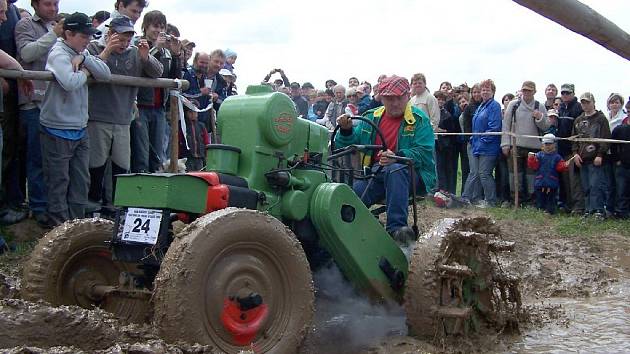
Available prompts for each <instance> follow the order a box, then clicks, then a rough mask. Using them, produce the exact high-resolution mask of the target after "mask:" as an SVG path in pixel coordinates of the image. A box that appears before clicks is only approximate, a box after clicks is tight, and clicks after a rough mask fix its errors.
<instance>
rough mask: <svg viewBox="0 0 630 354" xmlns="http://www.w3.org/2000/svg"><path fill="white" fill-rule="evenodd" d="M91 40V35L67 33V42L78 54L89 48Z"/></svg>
mask: <svg viewBox="0 0 630 354" xmlns="http://www.w3.org/2000/svg"><path fill="white" fill-rule="evenodd" d="M91 38H92V36H91V35H89V34H85V33H80V32H72V31H66V39H65V42H66V44H67V45H68V47H70V48H72V49H74V50H75V51H76V52H77V53H81V52H83V51H84V50H85V48H87V45H88V43H90V39H91Z"/></svg>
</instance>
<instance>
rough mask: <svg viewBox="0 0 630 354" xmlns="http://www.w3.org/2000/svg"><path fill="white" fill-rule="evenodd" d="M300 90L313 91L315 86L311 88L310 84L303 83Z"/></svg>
mask: <svg viewBox="0 0 630 354" xmlns="http://www.w3.org/2000/svg"><path fill="white" fill-rule="evenodd" d="M302 88H303V89H311V90H313V89H315V86H313V84H311V83H310V82H305V83H303V84H302Z"/></svg>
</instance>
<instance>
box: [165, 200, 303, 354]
mask: <svg viewBox="0 0 630 354" xmlns="http://www.w3.org/2000/svg"><path fill="white" fill-rule="evenodd" d="M155 284H156V286H155V293H154V297H153V302H154V313H155V316H154V321H155V325H156V326H157V327H158V330H159V333H160V336H161V337H163V338H165V339H167V340H169V341H173V342H174V341H180V340H184V341H187V342H190V343H202V344H210V345H214V346H216V347H218V348H219V349H220V350H222V351H224V352H227V353H238V352H240V351H241V350H243V349H245V350H247V349H249V348H253V349H254V351H255V352H261V353H262V352H264V353H267V352H270V353H294V352H296V351H297V348H298V347H299V345H300V344H301V342H302V340H303V338H304V336H305V334H306V332H307V329H308V327H309V325H310V322H311V319H312V316H313V300H314V295H313V287H312V277H311V272H310V269H309V266H308V262H307V260H306V256H305V254H304V251H303V250H302V247H301V245H300V243H299V242H298V240H297V238H296V237H295V235H294V234H293V233H292V232H291V231H290V230H289V229H288V228H287V227H286V226H285V225H284V224H282V223H281V222H280V221H279V220H277V219H275V218H273V217H271V216H268V215H265V214H263V213H260V212H258V211H255V210H245V209H236V208H228V209H223V210H219V211H216V212H213V213H210V214H208V215H205V216H203V217H201V218H199V219H198V220H196V221H195V222H193V223H192V224H191V225H189V226H188V227H186V228H185V229H184V230H182V232H180V233H179V234H178V235H177V236H176V238H175V240H174V241H173V243H172V244H171V246H170V248H169V250H168V252H167V254H166V256H165V258H164V261H163V262H162V265H161V268H160V272H159V273H158V276H157V278H156V283H155Z"/></svg>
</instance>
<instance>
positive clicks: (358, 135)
mask: <svg viewBox="0 0 630 354" xmlns="http://www.w3.org/2000/svg"><path fill="white" fill-rule="evenodd" d="M384 112H385V107H379V108H375V109H372V110H369V111H367V112H365V113H363V116H364V117H365V118H367V119H369V120H371V121H372V122H374V123H375V124H376V125H377V126H378V124H379V121H380V119H381V117H382V116H383V113H384ZM375 139H376V132H374V129H372V126H370V125H369V124H367V123H366V122H363V121H361V122H359V124H358V125H357V126H355V127H353V129H352V135H342V134H341V132H339V133H338V134H337V136H336V137H335V147H336V148H341V147H345V146H348V145H351V144H361V145H371V144H374V141H375ZM434 146H435V137H434V135H433V128H432V127H431V123H430V121H429V117H428V116H427V115H426V113H424V112H423V111H421V110H420V109H419V108H416V107H414V106H412V105H411V103H408V104H407V109H406V111H405V115H404V120H403V122H402V123H401V124H400V130H399V131H398V151H396V154H397V155H402V156H405V157H409V158H412V159H413V164H414V168H415V170H416V174H417V175H418V176H420V177H422V181H423V182H424V185H425V187H426V192H427V193H429V192H430V191H431V189H433V188H434V187H435V161H434V159H433V151H434ZM370 154H371V155H373V154H374V152H371V153H370ZM370 159H371V156H370ZM368 163H369V162H368Z"/></svg>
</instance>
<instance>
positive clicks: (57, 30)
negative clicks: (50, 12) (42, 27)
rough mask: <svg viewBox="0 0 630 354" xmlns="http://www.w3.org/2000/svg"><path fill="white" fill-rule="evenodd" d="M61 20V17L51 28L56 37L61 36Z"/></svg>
mask: <svg viewBox="0 0 630 354" xmlns="http://www.w3.org/2000/svg"><path fill="white" fill-rule="evenodd" d="M63 21H65V19H63V18H62V19H61V21H59V22H57V23H55V26H54V27H53V29H52V30H53V32H55V34H56V35H57V37H61V35H62V34H63Z"/></svg>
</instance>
